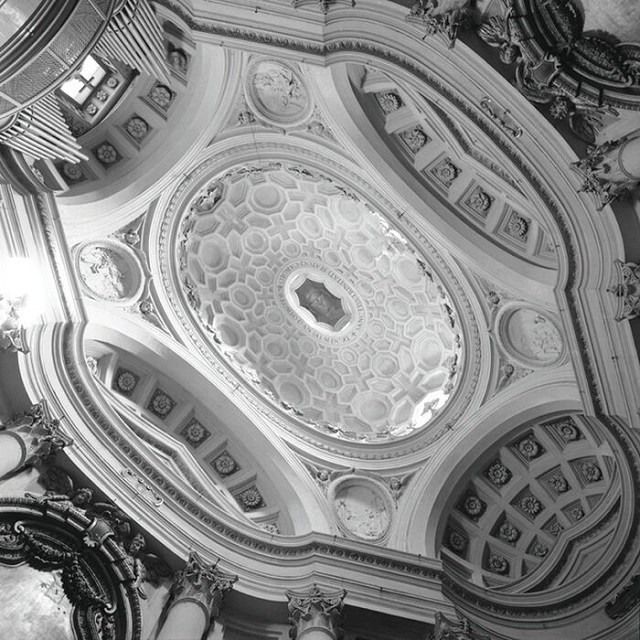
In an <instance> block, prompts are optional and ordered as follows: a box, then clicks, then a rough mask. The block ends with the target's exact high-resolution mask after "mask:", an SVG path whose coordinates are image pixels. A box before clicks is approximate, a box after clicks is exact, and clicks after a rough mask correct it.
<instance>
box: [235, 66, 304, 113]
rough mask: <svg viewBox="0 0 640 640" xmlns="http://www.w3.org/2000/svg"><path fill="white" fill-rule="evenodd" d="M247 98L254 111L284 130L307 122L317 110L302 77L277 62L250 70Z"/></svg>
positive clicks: (247, 81) (247, 79)
mask: <svg viewBox="0 0 640 640" xmlns="http://www.w3.org/2000/svg"><path fill="white" fill-rule="evenodd" d="M245 96H246V99H247V103H248V104H249V106H250V107H251V108H252V110H253V111H255V112H256V113H258V114H259V115H260V116H261V117H262V118H263V119H264V120H265V121H267V122H269V123H271V124H275V125H280V126H282V125H285V126H286V125H296V124H300V123H302V122H304V121H305V120H306V119H307V118H308V117H309V116H310V115H311V111H312V109H313V103H312V101H311V98H310V97H309V91H308V89H307V87H306V85H305V84H304V82H303V80H302V78H301V77H300V74H299V73H298V72H297V71H296V70H295V69H294V68H293V67H292V66H289V65H287V64H285V63H282V62H275V61H273V60H264V59H263V60H259V61H257V62H255V63H254V64H253V65H251V66H250V67H249V69H248V71H247V76H246V81H245Z"/></svg>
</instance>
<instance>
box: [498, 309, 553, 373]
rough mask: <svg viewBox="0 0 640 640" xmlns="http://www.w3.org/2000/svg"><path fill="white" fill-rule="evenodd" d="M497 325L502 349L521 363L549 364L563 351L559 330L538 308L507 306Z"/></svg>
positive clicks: (527, 364) (539, 365) (538, 365)
mask: <svg viewBox="0 0 640 640" xmlns="http://www.w3.org/2000/svg"><path fill="white" fill-rule="evenodd" d="M497 324H498V327H499V329H498V333H499V339H500V341H501V342H502V345H503V346H504V348H505V349H506V351H507V352H508V353H509V355H511V356H512V357H513V358H514V359H515V360H517V361H518V362H520V363H521V364H524V365H525V366H530V367H545V366H551V365H554V364H556V363H557V362H558V361H559V360H560V359H561V358H562V356H563V354H564V341H563V339H562V335H561V334H560V330H559V329H558V327H557V326H556V324H555V322H554V321H553V319H552V318H551V317H550V316H549V315H548V314H547V313H545V312H544V311H542V310H539V309H534V308H532V307H521V306H517V305H516V306H511V307H510V308H508V309H507V310H506V312H505V313H503V314H502V315H501V317H500V318H499V320H498V321H497Z"/></svg>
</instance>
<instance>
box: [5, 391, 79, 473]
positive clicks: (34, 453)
mask: <svg viewBox="0 0 640 640" xmlns="http://www.w3.org/2000/svg"><path fill="white" fill-rule="evenodd" d="M4 428H5V429H6V431H7V433H9V434H12V435H13V436H14V437H16V438H17V439H18V440H19V441H20V443H21V445H22V447H23V459H22V461H21V464H20V466H21V467H22V466H28V465H34V464H37V463H38V462H40V461H42V460H44V459H45V458H48V457H50V456H53V455H54V454H55V453H56V452H58V451H60V449H63V448H64V447H66V446H69V445H70V444H72V443H73V440H72V439H71V438H70V437H68V436H66V435H64V434H63V433H62V431H61V430H60V421H59V420H55V419H53V418H52V417H51V415H50V414H49V410H48V407H47V405H46V402H45V401H44V400H42V401H41V402H38V403H37V404H34V405H33V406H31V407H30V408H29V409H27V411H25V412H24V413H19V414H18V415H16V416H14V417H13V418H12V419H11V420H10V421H9V422H8V423H7V424H6V425H4Z"/></svg>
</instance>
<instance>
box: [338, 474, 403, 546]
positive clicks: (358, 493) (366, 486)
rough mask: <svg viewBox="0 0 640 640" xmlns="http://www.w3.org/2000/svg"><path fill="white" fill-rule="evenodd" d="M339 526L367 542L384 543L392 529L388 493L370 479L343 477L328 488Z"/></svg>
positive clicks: (391, 505)
mask: <svg viewBox="0 0 640 640" xmlns="http://www.w3.org/2000/svg"><path fill="white" fill-rule="evenodd" d="M329 501H330V504H331V507H332V509H333V513H334V517H335V519H336V522H337V524H338V527H339V528H340V529H341V530H342V531H343V532H344V533H346V534H347V535H349V536H352V537H354V538H358V539H360V540H365V541H367V542H381V541H383V540H384V539H385V538H386V537H387V535H388V533H389V529H390V528H391V523H392V518H393V502H392V500H391V496H390V495H389V493H388V492H387V490H386V489H385V488H384V487H382V486H381V485H380V484H379V483H377V482H375V481H374V480H369V479H368V478H358V477H351V478H344V479H342V480H339V481H337V482H336V484H335V485H333V486H332V487H330V488H329Z"/></svg>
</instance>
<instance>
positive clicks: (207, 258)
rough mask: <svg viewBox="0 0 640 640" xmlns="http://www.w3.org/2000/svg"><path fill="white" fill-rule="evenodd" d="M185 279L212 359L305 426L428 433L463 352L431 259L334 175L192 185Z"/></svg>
mask: <svg viewBox="0 0 640 640" xmlns="http://www.w3.org/2000/svg"><path fill="white" fill-rule="evenodd" d="M181 232H182V235H181V238H180V241H179V250H178V256H177V257H178V261H179V268H180V273H181V283H182V287H183V291H184V293H185V295H186V298H187V300H188V302H189V304H190V306H191V307H192V309H193V310H194V311H195V315H196V317H197V319H198V320H199V321H200V322H201V323H202V325H203V326H204V327H205V328H206V331H207V334H208V336H209V343H210V346H211V348H212V349H214V350H215V352H216V353H218V354H220V355H222V356H223V357H224V358H225V359H226V360H227V362H228V363H230V364H231V365H232V367H233V368H234V369H235V370H236V372H238V373H239V374H240V375H241V376H243V377H244V379H245V380H246V381H248V382H249V383H250V384H251V385H253V386H254V387H255V388H256V389H259V390H260V391H261V392H262V394H263V395H264V396H265V397H266V398H268V399H269V400H270V401H271V402H273V403H276V404H277V405H279V406H280V407H281V408H285V409H286V410H289V411H290V412H291V413H293V414H294V415H295V416H296V417H298V418H300V419H301V420H303V421H305V422H306V423H308V424H309V425H311V426H312V427H314V428H316V429H318V430H320V431H323V432H326V433H329V434H333V435H337V436H340V437H342V438H346V439H352V440H361V441H380V440H386V439H390V438H396V437H399V436H403V435H406V434H408V433H410V432H412V431H414V430H416V429H420V428H421V427H423V426H425V425H426V424H427V423H428V422H429V421H430V420H431V419H432V418H433V417H434V416H435V415H436V414H437V413H438V412H439V411H440V409H442V407H444V406H445V404H446V403H447V401H448V400H449V398H450V396H451V394H452V392H453V390H454V388H455V385H456V381H457V377H458V376H457V372H458V368H459V366H460V362H461V359H462V355H463V345H462V335H461V332H460V328H459V325H458V321H457V313H456V311H455V307H454V304H453V302H452V301H451V299H450V296H449V294H448V293H447V290H446V288H445V286H444V284H443V283H442V282H441V281H440V279H439V278H438V277H437V276H436V275H435V274H434V273H433V268H432V267H430V266H429V265H428V263H427V259H426V258H425V257H424V256H422V255H421V254H418V253H417V252H416V249H415V248H414V247H413V246H412V245H411V244H410V243H409V242H408V240H407V239H406V238H405V237H403V236H402V235H401V234H400V233H399V232H397V231H395V230H393V229H392V228H391V227H390V225H389V223H388V222H387V221H386V219H385V217H384V216H382V215H381V214H380V213H378V212H376V211H374V210H373V209H372V207H371V206H370V205H368V204H367V203H366V202H365V201H364V200H363V199H362V198H360V197H359V196H358V195H356V194H355V193H353V192H351V191H349V190H348V189H346V188H344V187H342V186H341V185H340V184H338V183H337V182H335V181H334V180H332V179H331V178H329V177H327V176H325V175H321V174H320V173H317V172H315V171H312V170H307V169H305V168H301V167H299V166H292V165H289V164H287V163H280V162H276V163H271V164H268V165H264V166H262V167H260V168H258V167H254V168H253V169H251V170H248V169H246V168H242V169H238V170H234V171H231V172H229V173H227V174H226V175H225V176H224V177H222V178H220V179H215V180H213V181H211V182H209V183H208V184H207V185H205V186H204V187H203V188H201V189H200V190H199V191H198V192H197V194H196V195H195V196H194V197H193V198H192V199H191V201H190V203H189V204H188V210H187V212H186V216H185V217H184V219H183V221H182V226H181Z"/></svg>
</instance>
